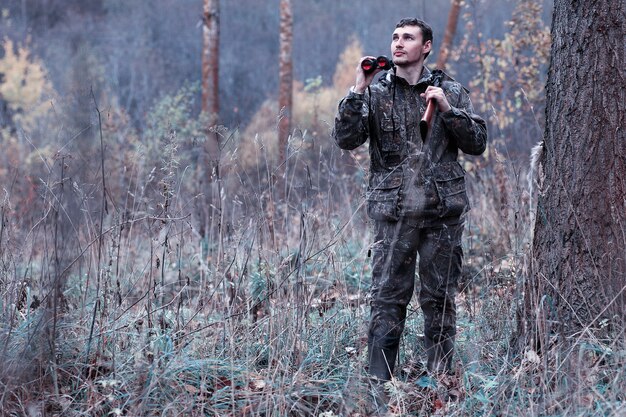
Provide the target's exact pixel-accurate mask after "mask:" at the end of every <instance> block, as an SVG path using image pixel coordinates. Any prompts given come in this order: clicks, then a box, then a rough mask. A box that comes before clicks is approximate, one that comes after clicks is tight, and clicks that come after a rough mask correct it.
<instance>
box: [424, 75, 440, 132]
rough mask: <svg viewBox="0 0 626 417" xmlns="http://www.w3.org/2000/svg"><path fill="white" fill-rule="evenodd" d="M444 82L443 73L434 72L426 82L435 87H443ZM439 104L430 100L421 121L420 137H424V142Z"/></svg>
mask: <svg viewBox="0 0 626 417" xmlns="http://www.w3.org/2000/svg"><path fill="white" fill-rule="evenodd" d="M442 80H443V71H441V70H434V71H433V72H432V73H431V74H430V77H429V78H428V80H427V81H426V82H427V84H428V85H432V86H433V87H441V82H442ZM436 106H437V103H436V102H435V101H434V100H432V99H431V100H428V103H427V104H426V111H425V112H424V115H423V116H422V120H420V135H422V141H425V140H426V135H428V131H429V130H430V126H431V125H432V121H433V115H434V114H435V108H436Z"/></svg>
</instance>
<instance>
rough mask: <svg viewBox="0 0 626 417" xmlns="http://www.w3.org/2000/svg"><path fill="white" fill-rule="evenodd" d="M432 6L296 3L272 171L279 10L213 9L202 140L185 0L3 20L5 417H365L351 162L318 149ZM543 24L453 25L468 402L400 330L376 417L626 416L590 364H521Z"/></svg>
mask: <svg viewBox="0 0 626 417" xmlns="http://www.w3.org/2000/svg"><path fill="white" fill-rule="evenodd" d="M444 3H445V4H444ZM432 4H433V2H426V1H424V0H414V1H400V0H389V1H386V2H373V1H369V0H361V1H336V0H311V1H304V0H294V1H293V22H294V25H293V27H294V29H293V66H294V83H293V103H294V104H293V113H292V114H293V116H292V120H291V131H290V137H289V141H288V144H287V149H286V150H285V151H286V162H285V163H284V164H283V165H279V163H278V162H279V159H278V155H279V149H278V148H279V146H278V142H277V138H278V133H277V130H278V128H277V126H278V123H279V121H280V119H281V117H282V116H283V114H282V112H281V109H280V108H279V104H278V89H279V77H278V74H279V58H278V56H279V1H278V0H271V1H269V0H268V1H258V0H238V1H236V2H235V1H222V2H221V6H220V49H219V50H220V53H219V60H218V61H219V100H220V112H219V115H218V120H219V124H218V125H209V123H208V120H209V119H210V115H208V114H206V113H203V112H202V111H201V108H202V106H201V102H200V100H201V95H202V91H201V90H202V87H201V81H202V80H201V77H202V71H201V61H202V58H201V54H202V7H203V4H202V1H201V0H152V1H149V2H140V1H122V0H0V11H1V17H0V19H1V20H0V144H1V146H2V152H1V153H0V161H1V162H0V187H1V188H0V192H1V195H0V218H1V224H0V352H1V354H0V355H1V356H0V361H1V363H2V365H1V367H0V405H1V408H2V410H3V411H2V413H4V414H3V415H16V416H18V415H20V416H21V415H27V416H39V415H62V416H79V415H94V416H95V415H98V416H100V415H101V416H105V415H128V416H136V415H146V416H152V415H163V416H175V415H198V416H200V415H224V416H226V415H232V416H239V415H268V416H269V415H302V416H305V415H320V416H322V415H323V416H326V417H331V416H335V415H337V416H339V415H341V416H344V415H345V416H358V415H367V404H366V403H367V395H368V394H367V384H366V383H365V382H364V378H363V369H362V368H363V365H364V364H365V351H366V347H365V339H364V337H365V326H366V322H367V319H368V306H367V291H368V288H369V268H370V267H369V259H368V256H367V253H368V245H369V242H370V240H371V239H370V236H369V230H368V225H367V220H366V215H365V212H364V210H362V206H363V202H364V188H363V187H364V184H365V181H364V179H365V178H366V176H367V172H366V167H367V158H368V156H367V155H368V154H367V149H361V150H358V151H355V152H352V153H347V152H342V151H340V150H339V149H337V148H336V147H335V146H334V144H333V143H332V139H331V138H330V130H331V127H332V120H333V116H334V112H335V109H336V105H337V103H338V100H339V99H340V98H341V97H342V96H343V95H344V94H345V93H346V92H347V90H348V88H349V87H350V86H351V85H352V83H353V81H354V68H355V66H356V63H357V62H358V59H359V57H361V56H363V55H364V54H371V55H380V54H388V51H389V41H390V39H389V36H390V33H391V32H392V30H393V27H394V25H395V23H396V22H397V21H398V20H399V19H400V18H403V17H407V16H418V17H421V18H424V19H425V20H427V21H428V22H430V23H431V25H432V26H433V29H434V36H435V52H434V53H433V55H434V56H433V57H431V58H430V64H434V62H435V60H436V59H437V56H436V54H437V46H438V44H439V43H440V42H441V40H442V39H443V31H444V29H445V26H446V23H447V18H448V11H449V8H450V5H449V4H448V2H439V3H437V7H433V6H432ZM551 10H552V2H551V1H537V0H515V1H514V0H504V1H503V0H466V1H464V2H462V8H461V18H460V20H459V22H458V27H457V33H456V36H455V38H454V42H453V48H452V51H451V54H450V57H449V58H448V62H447V67H446V70H447V72H449V73H450V74H451V75H452V76H453V77H455V78H456V79H457V80H459V81H460V82H462V83H463V84H464V85H466V86H467V87H468V88H469V89H470V91H471V97H472V100H473V103H474V106H475V108H476V110H477V112H478V113H480V114H482V115H483V116H484V117H485V119H487V120H488V123H489V134H490V143H489V149H488V151H487V152H486V154H485V155H483V156H481V157H474V158H466V159H464V161H463V163H464V165H465V168H466V170H467V172H468V180H469V181H468V182H469V187H470V193H471V195H470V199H471V201H472V205H473V207H474V209H473V210H472V211H471V213H470V215H469V217H468V221H467V231H466V235H465V242H464V244H465V254H466V264H467V265H466V271H465V274H464V279H463V283H462V293H461V295H460V296H459V306H460V307H461V312H460V314H459V336H458V340H459V342H458V343H459V352H458V359H457V360H458V362H459V366H458V368H459V369H460V371H459V372H458V374H457V375H455V376H454V378H455V379H456V382H455V383H456V386H458V392H457V394H458V397H459V398H460V400H459V401H458V402H452V403H445V402H442V401H441V399H440V393H439V388H440V385H441V383H442V382H441V381H435V380H432V379H430V378H428V377H426V376H422V375H418V376H416V372H415V367H416V364H417V363H419V361H420V360H421V356H422V353H423V352H422V347H421V335H420V331H421V315H420V314H419V313H418V312H419V308H418V306H417V305H413V306H412V311H413V312H412V313H411V315H410V318H409V323H408V324H407V330H406V332H405V336H404V341H403V343H402V352H401V361H400V365H401V366H400V367H399V368H401V374H400V375H399V376H398V379H397V380H396V381H394V382H393V383H392V384H391V385H390V386H389V387H387V388H388V389H389V390H390V394H391V398H392V400H391V406H390V412H391V413H393V415H418V414H419V415H427V414H431V413H434V414H437V415H463V416H465V415H503V416H505V415H506V416H508V415H511V416H519V415H581V416H582V415H623V414H620V412H621V413H626V409H625V408H624V398H623V392H624V388H625V387H624V380H625V378H624V367H623V366H621V367H620V366H614V365H616V364H623V360H624V357H623V355H622V356H620V355H619V354H617V355H610V356H607V354H606V352H607V349H608V350H610V348H609V347H608V346H607V345H606V343H604V342H602V343H601V342H597V343H593V344H591V343H590V344H589V345H588V346H587V348H584V349H580V350H578V351H576V352H575V353H571V352H570V353H568V354H567V356H568V358H571V356H570V355H575V359H576V360H577V361H579V362H578V363H579V364H580V374H579V375H571V374H569V373H568V374H566V373H565V371H564V370H563V369H562V368H560V367H559V366H555V364H554V363H549V362H548V359H546V358H547V357H540V356H539V355H538V353H537V352H535V351H534V350H532V349H526V350H521V349H519V348H517V344H516V342H515V341H516V337H517V333H516V320H517V319H518V306H519V304H520V303H521V302H522V295H521V290H520V285H519V283H520V281H521V280H523V277H524V271H525V268H526V266H527V263H526V261H527V260H526V258H525V254H526V249H527V247H528V245H529V242H530V238H531V236H530V233H531V230H532V221H533V216H534V213H533V211H532V210H531V208H532V207H533V199H534V198H535V196H534V195H533V192H532V190H531V189H530V188H529V182H528V180H527V178H526V175H527V173H528V165H529V153H530V149H531V147H532V146H533V145H534V144H535V143H536V142H538V141H539V140H540V139H541V138H542V136H543V129H544V106H545V94H544V85H545V78H546V70H547V66H548V59H549V47H550V35H549V27H548V26H549V16H550V14H551ZM428 64H429V62H427V65H428ZM211 137H217V138H218V142H219V151H220V152H219V161H218V164H217V165H215V166H211V163H210V162H211V161H210V157H209V155H208V154H207V142H208V140H209V138H211ZM209 166H211V168H208V167H209ZM622 353H623V352H622ZM612 361H617V362H612ZM620 361H621V362H620ZM567 372H569V371H567ZM572 379H574V380H576V381H578V382H577V383H576V384H571V382H570V381H571V380H572Z"/></svg>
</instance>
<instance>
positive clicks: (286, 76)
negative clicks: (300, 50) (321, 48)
mask: <svg viewBox="0 0 626 417" xmlns="http://www.w3.org/2000/svg"><path fill="white" fill-rule="evenodd" d="M292 43H293V14H292V8H291V0H280V64H279V65H280V68H279V85H280V86H279V93H278V107H279V110H280V114H279V121H278V159H279V160H278V166H279V170H278V172H279V173H281V172H284V169H285V163H286V157H285V153H286V150H287V139H288V138H289V133H290V131H291V114H292V111H291V110H292V102H293V61H292V53H291V51H292Z"/></svg>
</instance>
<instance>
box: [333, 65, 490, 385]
mask: <svg viewBox="0 0 626 417" xmlns="http://www.w3.org/2000/svg"><path fill="white" fill-rule="evenodd" d="M431 80H432V75H431V72H430V71H429V70H428V69H427V68H424V70H423V73H422V77H421V78H420V80H419V81H418V83H417V84H416V85H409V84H408V83H407V82H406V80H404V79H403V78H401V77H396V76H394V75H393V74H392V73H390V72H389V73H386V74H383V76H382V77H380V78H379V81H378V82H377V83H375V84H373V85H371V86H370V87H369V88H368V91H367V92H366V93H365V94H356V93H354V92H350V93H349V94H348V95H347V96H346V97H345V98H344V99H343V100H341V102H340V103H339V110H338V114H337V117H336V119H335V127H334V129H333V137H334V139H335V141H336V142H337V144H338V145H339V147H341V148H342V149H349V150H350V149H355V148H357V147H358V146H360V145H362V144H363V143H365V142H366V141H367V140H368V139H369V141H370V143H369V150H370V178H369V187H368V192H367V202H368V214H369V216H370V217H371V218H372V219H373V220H374V229H375V230H374V231H375V236H376V241H375V242H376V243H375V245H374V246H373V259H372V262H373V273H372V303H371V321H370V329H369V335H368V336H369V341H368V346H369V350H370V354H369V356H370V365H369V366H370V373H371V374H372V375H375V376H377V377H379V378H381V379H389V377H390V376H391V373H392V372H393V367H394V364H395V361H396V356H397V351H398V345H399V341H400V336H401V333H402V330H403V327H404V319H405V317H406V307H407V305H408V303H409V301H410V299H411V296H412V293H413V285H414V278H415V267H416V256H417V254H418V253H419V276H420V280H421V290H420V297H419V301H420V306H421V308H422V311H423V312H424V318H425V320H424V321H425V329H424V333H425V345H426V348H427V349H428V350H427V353H428V366H429V369H431V370H439V369H441V368H448V369H449V367H450V358H451V354H452V347H453V340H454V334H455V326H456V310H455V301H454V297H455V295H456V291H457V289H456V288H457V281H458V278H459V276H460V274H461V264H462V258H463V252H462V249H461V235H462V231H463V220H462V217H463V215H464V214H465V212H466V211H467V210H468V209H469V202H468V199H467V194H466V189H465V171H464V170H463V168H462V167H461V165H460V164H459V163H458V162H457V157H458V150H461V151H463V152H465V153H468V154H472V155H479V154H481V153H482V152H483V151H484V150H485V147H486V142H487V133H486V127H485V122H484V120H483V119H482V118H480V117H479V116H477V115H475V114H474V113H473V108H472V104H471V102H470V99H469V96H468V94H467V91H466V90H465V89H464V88H463V87H462V86H461V85H460V84H459V83H457V82H456V81H454V80H452V79H451V78H450V77H448V76H447V75H445V74H444V79H443V82H442V85H441V88H442V89H443V91H444V94H445V95H446V98H447V100H448V102H449V104H450V106H452V109H451V110H449V111H447V112H443V113H441V112H438V111H436V113H435V116H434V119H433V122H432V126H431V129H430V131H429V133H428V135H427V137H426V139H425V140H424V141H422V138H421V136H420V133H419V121H420V119H421V117H422V114H423V113H424V111H425V109H426V103H425V101H424V99H423V98H422V97H421V96H420V94H421V93H423V92H424V91H425V90H426V88H427V87H428V85H429V84H430V82H431Z"/></svg>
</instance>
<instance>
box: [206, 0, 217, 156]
mask: <svg viewBox="0 0 626 417" xmlns="http://www.w3.org/2000/svg"><path fill="white" fill-rule="evenodd" d="M219 16H220V2H219V0H204V8H203V13H202V112H203V113H204V114H205V115H206V116H207V117H208V120H207V130H208V131H209V135H208V136H209V146H208V152H209V158H210V159H211V160H212V161H214V160H217V159H218V136H217V134H216V133H213V134H212V133H211V132H210V129H211V128H215V126H216V125H217V124H218V122H219V112H220V102H219V52H220V19H219Z"/></svg>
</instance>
